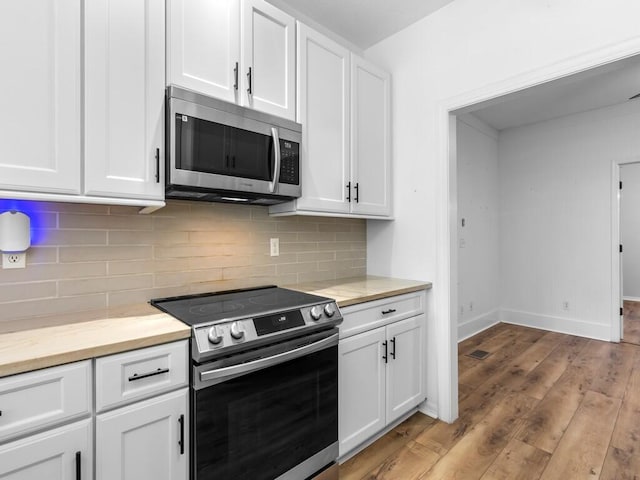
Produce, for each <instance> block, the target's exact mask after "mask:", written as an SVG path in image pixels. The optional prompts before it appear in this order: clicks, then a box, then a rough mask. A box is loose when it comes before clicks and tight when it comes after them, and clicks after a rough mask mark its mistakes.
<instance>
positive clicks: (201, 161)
mask: <svg viewBox="0 0 640 480" xmlns="http://www.w3.org/2000/svg"><path fill="white" fill-rule="evenodd" d="M167 132H168V135H167V140H168V146H167V155H166V157H167V164H166V175H165V177H166V179H167V180H166V189H165V196H166V197H167V198H180V199H186V200H203V201H216V202H228V203H232V202H233V203H250V204H256V205H274V204H276V203H282V202H286V201H288V200H291V199H293V198H296V197H299V196H300V194H301V187H300V142H301V139H302V126H301V125H300V124H298V123H295V122H292V121H290V120H286V119H282V118H279V117H275V116H272V115H268V114H265V113H262V112H258V111H255V110H251V109H248V108H244V107H240V106H238V105H234V104H231V103H228V102H224V101H221V100H218V99H215V98H211V97H207V96H205V95H201V94H198V93H195V92H193V91H190V90H185V89H183V88H179V87H176V86H170V87H168V88H167Z"/></svg>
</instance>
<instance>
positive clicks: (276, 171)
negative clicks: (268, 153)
mask: <svg viewBox="0 0 640 480" xmlns="http://www.w3.org/2000/svg"><path fill="white" fill-rule="evenodd" d="M271 136H272V137H273V152H274V154H275V157H276V161H275V162H274V163H273V181H272V182H269V193H275V191H276V190H277V188H278V182H279V181H280V161H281V158H280V137H278V129H277V128H276V127H271Z"/></svg>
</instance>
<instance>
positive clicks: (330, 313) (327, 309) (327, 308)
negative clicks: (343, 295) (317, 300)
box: [324, 303, 336, 317]
mask: <svg viewBox="0 0 640 480" xmlns="http://www.w3.org/2000/svg"><path fill="white" fill-rule="evenodd" d="M334 313H336V308H335V307H334V306H333V303H327V304H326V305H325V306H324V314H325V315H326V316H327V317H333V314H334Z"/></svg>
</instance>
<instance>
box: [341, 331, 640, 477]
mask: <svg viewBox="0 0 640 480" xmlns="http://www.w3.org/2000/svg"><path fill="white" fill-rule="evenodd" d="M458 348H459V356H458V368H459V379H460V388H459V399H460V411H459V413H460V416H459V418H458V420H457V421H456V422H455V423H453V424H451V425H449V424H446V423H443V422H440V421H437V420H434V419H431V418H429V417H427V416H425V415H422V414H420V413H418V414H416V415H414V416H412V417H411V418H409V419H408V420H406V421H405V422H404V423H402V424H401V425H399V426H398V427H397V428H395V429H394V430H392V431H391V432H389V433H388V434H387V435H385V436H384V437H382V438H380V439H379V440H378V441H376V442H375V443H374V444H372V445H371V446H369V447H368V448H367V449H365V450H364V451H362V452H360V453H359V454H358V455H356V456H355V457H353V458H351V459H350V460H349V461H347V462H346V463H344V464H343V465H341V467H340V479H341V480H361V479H369V480H373V479H377V480H382V479H385V480H391V479H394V480H412V479H429V480H431V479H434V480H436V479H457V480H472V479H480V480H489V479H505V480H506V479H509V480H516V479H517V480H535V479H544V480H556V479H557V480H573V479H587V478H588V479H594V480H596V479H601V480H614V479H615V480H626V479H628V480H631V479H633V480H639V479H640V455H639V454H638V452H639V451H640V415H639V414H640V346H636V345H630V344H627V343H620V344H613V343H607V342H600V341H596V340H588V339H585V338H580V337H573V336H570V335H563V334H559V333H553V332H544V331H541V330H535V329H531V328H526V327H518V326H514V325H506V324H499V325H496V326H495V327H492V328H490V329H488V330H486V331H484V332H482V333H480V334H478V335H476V336H474V337H472V338H470V339H468V340H466V341H464V342H462V343H461V344H460V345H459V346H458ZM475 349H481V350H486V351H489V352H491V355H490V356H488V357H487V358H486V359H484V360H476V359H474V358H471V357H468V356H467V354H468V353H470V352H472V351H473V350H475Z"/></svg>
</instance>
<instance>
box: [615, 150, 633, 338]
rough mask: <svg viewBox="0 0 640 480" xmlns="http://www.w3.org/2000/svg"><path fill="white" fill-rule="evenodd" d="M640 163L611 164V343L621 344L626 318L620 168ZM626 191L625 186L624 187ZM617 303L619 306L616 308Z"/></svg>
mask: <svg viewBox="0 0 640 480" xmlns="http://www.w3.org/2000/svg"><path fill="white" fill-rule="evenodd" d="M633 163H640V156H634V157H631V158H619V159H615V160H613V162H611V180H612V181H611V304H612V306H613V308H612V310H613V311H612V312H611V341H612V342H619V341H620V340H622V337H623V336H624V318H623V316H622V315H620V312H619V308H620V307H622V301H623V300H626V298H623V296H622V262H621V256H620V250H619V245H620V244H621V243H622V240H621V239H620V228H621V227H620V188H619V184H620V167H621V166H622V165H631V164H633ZM623 189H624V185H623ZM616 303H618V305H617V306H616Z"/></svg>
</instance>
